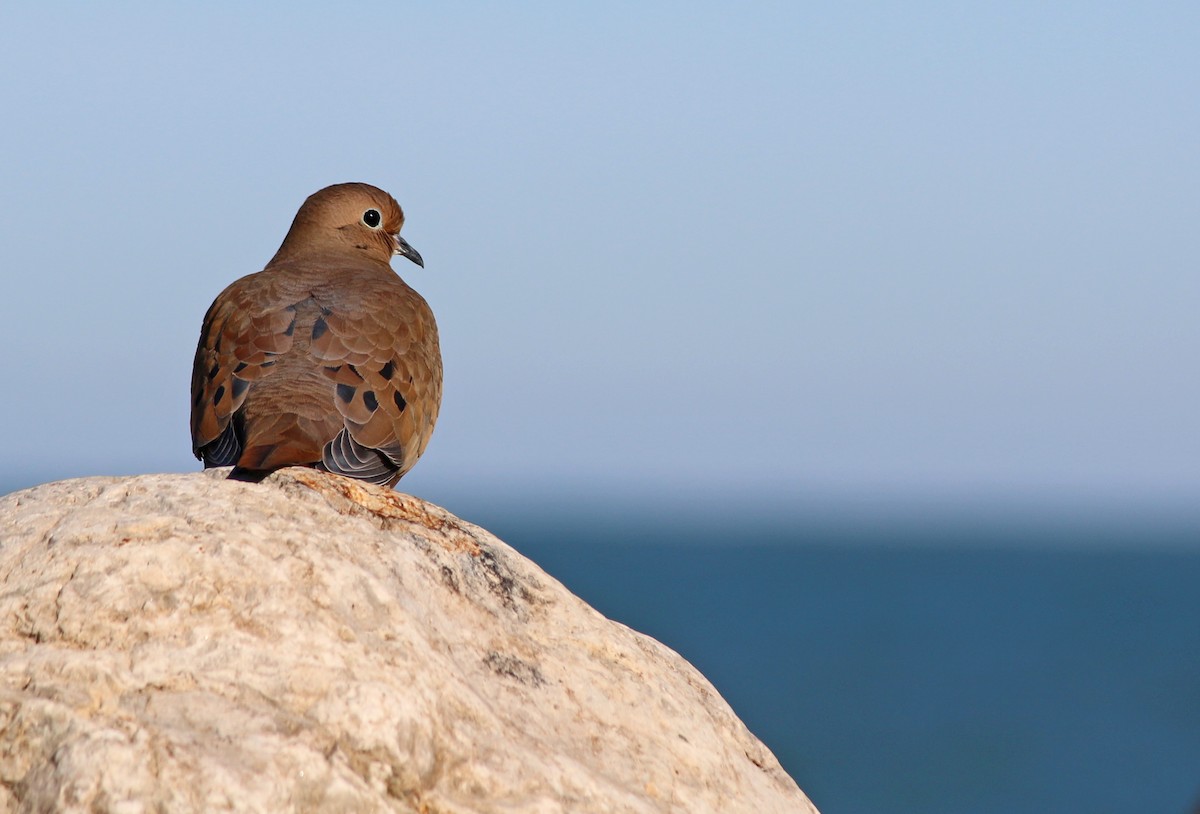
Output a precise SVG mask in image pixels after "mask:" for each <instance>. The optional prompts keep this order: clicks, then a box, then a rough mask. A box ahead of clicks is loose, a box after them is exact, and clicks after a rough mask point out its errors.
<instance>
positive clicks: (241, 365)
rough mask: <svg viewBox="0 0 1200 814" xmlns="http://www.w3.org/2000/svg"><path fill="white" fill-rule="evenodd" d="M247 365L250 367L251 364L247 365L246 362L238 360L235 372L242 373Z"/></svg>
mask: <svg viewBox="0 0 1200 814" xmlns="http://www.w3.org/2000/svg"><path fill="white" fill-rule="evenodd" d="M247 367H249V365H247V364H246V363H245V362H238V363H237V367H235V368H234V369H233V372H234V373H241V372H242V371H243V370H245V369H246V368H247Z"/></svg>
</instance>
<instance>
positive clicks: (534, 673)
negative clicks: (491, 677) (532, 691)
mask: <svg viewBox="0 0 1200 814" xmlns="http://www.w3.org/2000/svg"><path fill="white" fill-rule="evenodd" d="M483 663H484V664H486V665H487V666H488V668H489V669H491V671H492V672H493V673H495V674H496V675H500V676H504V677H506V678H511V679H513V680H514V681H519V682H520V683H522V684H528V685H531V686H534V687H541V686H543V685H544V684H545V683H546V679H544V678H542V672H541V670H539V669H538V668H537V667H536V666H535V665H532V664H530V663H529V662H527V661H525V660H524V659H519V658H517V657H516V656H510V655H508V654H507V653H497V652H496V651H494V650H493V651H492V652H490V653H488V654H487V656H486V657H485V658H484V660H483Z"/></svg>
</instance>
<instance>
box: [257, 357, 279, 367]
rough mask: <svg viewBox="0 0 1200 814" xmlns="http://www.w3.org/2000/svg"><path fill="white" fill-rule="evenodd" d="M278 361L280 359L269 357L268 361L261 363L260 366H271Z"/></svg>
mask: <svg viewBox="0 0 1200 814" xmlns="http://www.w3.org/2000/svg"><path fill="white" fill-rule="evenodd" d="M277 361H279V360H278V359H268V360H267V361H265V362H263V363H262V364H261V365H259V367H270V366H271V365H273V364H275V363H276V362H277Z"/></svg>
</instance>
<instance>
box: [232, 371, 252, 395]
mask: <svg viewBox="0 0 1200 814" xmlns="http://www.w3.org/2000/svg"><path fill="white" fill-rule="evenodd" d="M249 386H250V382H248V381H246V380H245V379H239V378H238V377H236V376H234V377H233V398H234V400H235V401H236V400H237V399H240V398H241V397H242V393H245V392H246V388H247V387H249Z"/></svg>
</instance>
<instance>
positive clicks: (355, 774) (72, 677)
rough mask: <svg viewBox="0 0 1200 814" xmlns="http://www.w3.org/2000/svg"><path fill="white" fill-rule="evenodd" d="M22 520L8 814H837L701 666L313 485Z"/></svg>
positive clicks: (396, 502) (106, 500)
mask: <svg viewBox="0 0 1200 814" xmlns="http://www.w3.org/2000/svg"><path fill="white" fill-rule="evenodd" d="M225 474H226V472H225V471H224V470H210V471H209V472H206V473H195V474H190V475H149V476H142V477H133V478H88V479H83V480H75V481H64V482H60V483H52V484H48V485H45V486H39V487H37V488H34V489H29V490H26V491H23V492H18V493H15V494H12V495H8V496H6V497H4V498H2V499H0V811H8V810H12V811H29V812H41V811H80V812H82V811H87V812H121V814H135V813H136V812H152V811H169V812H176V811H179V812H193V811H195V812H202V811H203V812H207V811H239V812H241V811H245V812H250V811H264V812H265V811H314V812H315V811H321V812H374V811H395V812H427V813H428V814H433V812H439V813H441V814H468V813H473V812H562V811H571V812H639V813H640V812H666V811H673V812H710V811H711V812H757V813H758V814H762V813H763V812H815V811H816V809H815V808H813V807H812V805H811V803H809V801H808V799H807V798H806V797H805V796H804V794H803V793H802V792H801V791H800V789H799V788H797V786H796V784H795V783H794V782H793V781H792V779H791V778H790V777H788V775H787V774H786V773H785V772H784V771H783V769H782V768H781V767H780V766H779V764H778V762H777V761H776V760H775V758H774V756H772V755H771V753H770V752H769V751H768V750H767V749H766V747H764V746H763V745H762V743H760V742H759V741H758V740H757V739H756V738H755V737H754V736H753V735H751V734H750V732H749V731H747V729H746V728H745V726H744V725H743V724H742V723H741V721H739V720H738V718H737V717H736V716H735V715H734V714H733V712H732V711H731V710H730V708H729V707H728V705H727V704H726V703H725V702H724V701H723V700H722V699H721V698H720V696H719V695H718V694H717V692H716V691H715V690H714V689H713V687H712V686H711V685H710V684H709V683H708V682H707V681H706V680H705V679H704V677H703V676H701V675H700V674H699V673H698V672H697V671H696V670H695V669H694V668H692V667H691V666H690V665H689V664H687V662H685V661H684V660H683V659H681V658H680V657H679V656H678V655H676V654H675V653H674V652H672V651H671V650H669V649H668V648H666V647H664V646H663V645H661V644H659V643H658V642H656V641H654V640H652V639H650V638H648V637H646V636H643V635H641V634H638V633H636V632H634V631H632V630H630V629H628V628H626V627H624V626H622V625H619V624H617V623H614V622H611V621H609V620H607V619H605V618H604V617H603V616H601V615H600V614H599V613H597V612H596V611H594V610H592V609H591V608H590V607H588V606H587V605H586V604H585V603H584V602H582V601H581V600H579V599H578V598H576V597H575V596H573V595H572V594H570V593H569V592H568V591H567V590H566V589H565V588H563V587H562V586H561V585H560V584H559V583H557V582H556V581H555V580H554V579H552V578H551V577H549V576H547V575H546V574H545V573H544V572H542V571H541V570H540V569H538V568H537V566H535V565H534V564H533V563H531V562H529V561H528V560H526V559H524V558H523V557H521V556H520V555H519V554H517V553H516V552H515V551H513V550H512V549H511V548H509V547H508V546H507V545H505V544H504V543H502V542H501V541H499V540H497V539H496V538H495V537H493V536H492V535H490V534H488V533H487V532H486V531H484V530H483V529H481V528H478V527H476V526H473V525H471V524H469V523H466V522H464V521H462V520H459V519H458V518H456V517H454V516H453V515H451V514H449V513H448V512H446V511H445V510H443V509H440V508H438V507H436V506H433V505H431V504H428V503H425V502H423V501H421V500H418V499H416V498H413V497H409V496H407V495H403V494H398V493H396V492H392V491H389V490H386V489H382V488H379V487H374V486H369V485H365V484H361V483H357V482H353V481H350V480H348V479H345V478H339V477H336V476H332V475H326V474H322V473H319V472H314V471H312V470H306V469H288V470H283V471H281V472H277V473H275V474H273V475H271V476H270V477H269V478H268V479H267V480H266V481H264V482H263V483H261V484H247V483H241V482H236V481H229V480H226V479H225V478H224V475H225Z"/></svg>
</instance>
